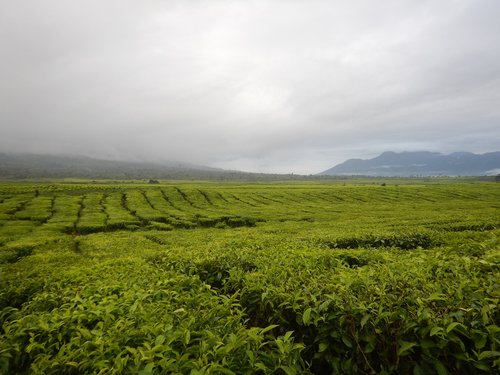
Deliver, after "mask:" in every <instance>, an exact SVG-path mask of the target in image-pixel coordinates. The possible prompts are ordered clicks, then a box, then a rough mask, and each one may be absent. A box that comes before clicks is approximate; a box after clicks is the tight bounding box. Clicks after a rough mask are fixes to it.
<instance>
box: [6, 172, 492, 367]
mask: <svg viewBox="0 0 500 375" xmlns="http://www.w3.org/2000/svg"><path fill="white" fill-rule="evenodd" d="M396 182H397V183H398V184H396ZM384 185H385V184H384ZM499 300H500V185H499V184H496V183H493V182H490V183H487V182H474V181H470V182H467V181H465V182H447V181H444V180H443V181H437V182H434V183H432V184H423V183H422V184H418V183H415V181H411V184H410V181H390V182H388V183H387V185H385V186H381V184H379V183H364V184H361V183H356V181H349V182H348V183H347V185H344V184H342V183H327V182H321V183H320V182H308V183H305V182H296V183H287V184H285V183H268V184H258V183H252V184H236V183H224V184H222V183H210V182H199V183H188V182H176V183H167V182H163V183H160V184H155V185H148V184H141V183H90V182H88V183H85V182H80V183H70V182H65V181H59V182H50V183H49V182H46V183H28V182H17V183H14V182H4V183H1V184H0V373H3V374H82V373H86V374H87V373H90V374H92V373H95V374H122V373H133V374H137V373H139V374H150V373H152V374H156V373H160V374H162V373H163V374H167V373H168V374H193V375H195V374H272V373H275V374H287V375H292V374H329V373H334V374H335V373H339V374H379V373H380V374H440V375H441V374H459V373H460V374H491V373H500V307H499Z"/></svg>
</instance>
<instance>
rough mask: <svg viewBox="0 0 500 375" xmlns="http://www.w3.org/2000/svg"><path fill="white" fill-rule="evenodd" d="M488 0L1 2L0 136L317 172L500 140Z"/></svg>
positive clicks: (6, 145)
mask: <svg viewBox="0 0 500 375" xmlns="http://www.w3.org/2000/svg"><path fill="white" fill-rule="evenodd" d="M498 14H500V2H498V1H496V0H443V1H439V2H436V1H430V0H424V1H418V2H415V1H410V0H383V1H379V2H371V1H362V0H355V1H350V2H330V1H319V0H312V1H294V0H280V1H264V0H260V1H244V0H241V1H240V0H236V1H234V0H233V1H229V0H215V1H202V0H199V1H198V0H194V1H185V0H177V1H175V0H174V1H165V2H163V1H158V0H146V1H139V0H125V1H111V0H109V1H108V0H99V1H98V0H87V1H79V0H78V1H71V2H63V1H58V0H44V1H42V0H34V1H30V2H16V1H11V2H8V1H3V2H2V3H1V4H0V45H1V46H2V48H1V52H0V54H1V59H0V82H1V86H0V130H1V137H0V150H6V151H24V152H26V151H28V152H54V153H73V154H85V155H89V156H96V157H106V158H119V159H133V160H158V161H161V160H180V161H187V162H194V163H201V164H206V165H211V166H219V167H225V168H231V169H245V170H250V171H264V172H296V173H316V172H319V171H321V170H324V169H327V168H329V167H331V166H332V165H334V164H336V163H338V162H341V161H343V160H344V159H346V158H349V157H369V156H374V155H375V154H377V153H379V152H382V151H386V150H394V151H402V150H424V149H425V150H432V151H443V152H452V151H474V152H488V151H493V150H497V149H498V139H500V126H499V120H500V44H499V43H498V35H500V23H499V22H498Z"/></svg>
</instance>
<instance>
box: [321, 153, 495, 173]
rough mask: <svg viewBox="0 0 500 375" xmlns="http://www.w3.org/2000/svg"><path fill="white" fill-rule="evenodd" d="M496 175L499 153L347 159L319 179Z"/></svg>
mask: <svg viewBox="0 0 500 375" xmlns="http://www.w3.org/2000/svg"><path fill="white" fill-rule="evenodd" d="M499 173H500V152H490V153H485V154H481V155H477V154H473V153H471V152H455V153H452V154H449V155H444V154H441V153H437V152H428V151H420V152H400V153H396V152H390V151H389V152H384V153H382V154H381V155H379V156H377V157H375V158H373V159H367V160H363V159H349V160H347V161H345V162H343V163H341V164H338V165H336V166H334V167H333V168H330V169H328V170H326V171H324V172H321V173H319V175H320V176H339V175H340V176H352V175H363V176H380V177H397V176H399V177H411V176H487V175H496V174H499Z"/></svg>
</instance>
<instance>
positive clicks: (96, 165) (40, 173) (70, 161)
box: [0, 152, 298, 180]
mask: <svg viewBox="0 0 500 375" xmlns="http://www.w3.org/2000/svg"><path fill="white" fill-rule="evenodd" d="M26 178H86V179H114V180H133V179H134V180H137V179H139V180H140V179H146V180H147V179H170V180H259V179H262V180H274V179H280V180H286V179H295V178H298V176H296V175H286V174H264V173H248V172H240V171H233V170H224V169H220V168H211V167H206V166H202V165H194V164H188V163H182V162H158V163H153V162H136V161H116V160H104V159H95V158H91V157H87V156H75V155H46V154H29V153H2V152H0V179H26Z"/></svg>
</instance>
